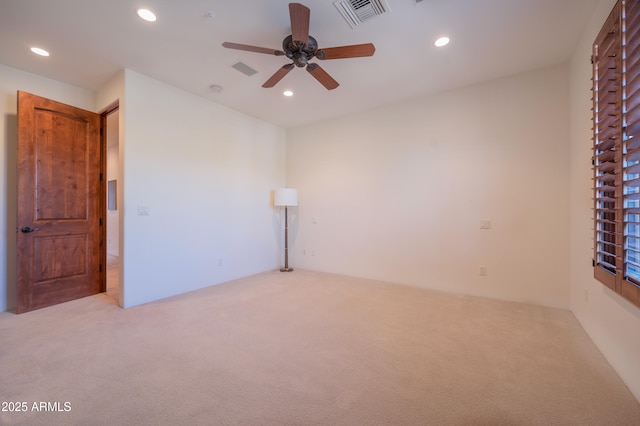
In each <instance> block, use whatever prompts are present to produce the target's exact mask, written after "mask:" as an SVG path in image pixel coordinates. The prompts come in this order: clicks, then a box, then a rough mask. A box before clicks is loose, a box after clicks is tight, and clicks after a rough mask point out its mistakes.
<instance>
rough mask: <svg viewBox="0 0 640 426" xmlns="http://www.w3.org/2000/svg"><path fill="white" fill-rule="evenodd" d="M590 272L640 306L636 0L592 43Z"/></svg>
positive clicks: (626, 2)
mask: <svg viewBox="0 0 640 426" xmlns="http://www.w3.org/2000/svg"><path fill="white" fill-rule="evenodd" d="M593 106H594V108H593V126H594V139H593V140H594V145H593V149H594V158H593V165H594V200H595V206H594V219H595V259H594V275H595V277H596V278H597V279H598V280H599V281H601V282H602V283H603V284H605V285H606V286H607V287H609V288H611V289H612V290H614V291H615V292H617V293H619V294H620V295H622V296H623V297H625V298H626V299H628V300H629V301H631V302H633V303H635V304H636V305H638V306H640V0H620V1H619V2H618V3H617V4H616V6H615V7H614V9H613V10H612V12H611V15H610V16H609V18H608V19H607V21H606V23H605V25H604V27H603V28H602V30H601V31H600V33H599V34H598V37H597V38H596V40H595V42H594V45H593Z"/></svg>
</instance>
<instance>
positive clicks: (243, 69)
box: [231, 62, 258, 77]
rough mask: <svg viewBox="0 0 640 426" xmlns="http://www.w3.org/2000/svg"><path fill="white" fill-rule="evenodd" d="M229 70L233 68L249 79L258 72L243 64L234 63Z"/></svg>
mask: <svg viewBox="0 0 640 426" xmlns="http://www.w3.org/2000/svg"><path fill="white" fill-rule="evenodd" d="M231 68H234V69H236V70H238V71H240V72H241V73H242V74H244V75H246V76H248V77H251V76H252V75H254V74H255V73H257V72H258V71H256V70H254V69H253V68H251V67H250V66H249V65H247V64H245V63H243V62H236V63H235V64H233V65H231Z"/></svg>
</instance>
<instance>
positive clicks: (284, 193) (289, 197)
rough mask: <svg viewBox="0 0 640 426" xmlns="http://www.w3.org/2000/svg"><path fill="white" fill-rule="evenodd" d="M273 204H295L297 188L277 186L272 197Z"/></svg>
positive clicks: (296, 201)
mask: <svg viewBox="0 0 640 426" xmlns="http://www.w3.org/2000/svg"><path fill="white" fill-rule="evenodd" d="M273 205H274V206H283V207H286V206H297V205H298V190H297V189H293V188H278V189H276V194H275V197H274V199H273Z"/></svg>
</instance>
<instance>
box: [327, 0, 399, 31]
mask: <svg viewBox="0 0 640 426" xmlns="http://www.w3.org/2000/svg"><path fill="white" fill-rule="evenodd" d="M333 5H334V6H335V7H336V8H337V9H338V11H340V14H341V15H342V17H343V18H344V19H345V21H347V23H348V24H349V26H350V27H351V28H355V27H356V26H358V25H360V24H361V23H362V22H364V21H366V20H367V19H371V18H373V17H374V16H376V15H382V14H383V13H387V12H390V11H391V8H390V7H389V4H387V1H386V0H336V1H334V2H333Z"/></svg>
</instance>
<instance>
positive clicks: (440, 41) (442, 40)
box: [433, 37, 449, 47]
mask: <svg viewBox="0 0 640 426" xmlns="http://www.w3.org/2000/svg"><path fill="white" fill-rule="evenodd" d="M433 44H435V45H436V46H438V47H442V46H446V45H447V44H449V37H440V38H439V39H437V40H436V41H435V43H433Z"/></svg>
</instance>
